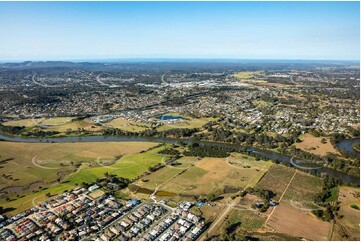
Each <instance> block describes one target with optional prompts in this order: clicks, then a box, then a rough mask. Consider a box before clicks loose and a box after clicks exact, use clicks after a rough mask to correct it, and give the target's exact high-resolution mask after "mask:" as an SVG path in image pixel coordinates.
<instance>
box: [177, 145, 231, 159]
mask: <svg viewBox="0 0 361 242" xmlns="http://www.w3.org/2000/svg"><path fill="white" fill-rule="evenodd" d="M233 151H234V150H233V149H231V148H226V147H222V146H212V145H209V146H208V145H207V146H206V145H199V144H198V143H193V144H191V145H189V147H188V150H186V151H184V152H183V154H184V155H185V156H197V157H219V158H224V157H228V156H229V155H230V152H233Z"/></svg>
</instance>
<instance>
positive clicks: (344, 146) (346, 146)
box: [336, 138, 360, 155]
mask: <svg viewBox="0 0 361 242" xmlns="http://www.w3.org/2000/svg"><path fill="white" fill-rule="evenodd" d="M355 142H358V143H360V138H354V139H345V140H342V141H341V142H340V143H337V144H336V146H337V148H339V149H341V150H343V151H345V152H348V153H351V154H353V155H360V152H359V151H357V150H355V149H354V148H353V147H352V144H353V143H355Z"/></svg>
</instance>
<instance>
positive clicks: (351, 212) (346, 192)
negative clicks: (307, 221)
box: [332, 186, 360, 241]
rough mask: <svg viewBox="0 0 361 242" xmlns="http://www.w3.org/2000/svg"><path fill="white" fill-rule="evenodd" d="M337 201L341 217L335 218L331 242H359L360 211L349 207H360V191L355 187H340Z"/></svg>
mask: <svg viewBox="0 0 361 242" xmlns="http://www.w3.org/2000/svg"><path fill="white" fill-rule="evenodd" d="M338 201H339V202H340V210H339V211H338V214H339V215H340V216H341V217H339V218H336V224H335V228H334V231H333V234H332V239H333V240H355V241H359V240H360V226H359V224H360V210H357V209H355V208H352V207H351V205H357V206H358V207H360V189H359V188H355V187H346V186H341V187H340V189H339V195H338Z"/></svg>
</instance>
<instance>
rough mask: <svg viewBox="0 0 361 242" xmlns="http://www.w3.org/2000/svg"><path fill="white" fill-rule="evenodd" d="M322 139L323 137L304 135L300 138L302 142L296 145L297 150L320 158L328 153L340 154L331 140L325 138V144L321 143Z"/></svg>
mask: <svg viewBox="0 0 361 242" xmlns="http://www.w3.org/2000/svg"><path fill="white" fill-rule="evenodd" d="M322 138H323V137H315V136H313V135H312V134H304V135H302V136H301V137H300V139H301V140H302V142H301V143H296V148H298V149H301V150H303V151H306V152H309V153H312V154H315V155H320V156H325V155H327V153H333V154H339V152H338V151H337V150H336V149H335V148H334V147H333V146H332V144H331V142H330V139H329V138H325V139H326V143H325V144H323V143H322V142H321V141H322Z"/></svg>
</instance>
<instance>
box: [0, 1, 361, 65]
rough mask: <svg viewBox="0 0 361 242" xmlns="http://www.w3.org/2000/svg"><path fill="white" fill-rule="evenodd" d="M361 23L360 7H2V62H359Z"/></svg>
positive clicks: (242, 4) (329, 4) (131, 4)
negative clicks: (150, 60)
mask: <svg viewBox="0 0 361 242" xmlns="http://www.w3.org/2000/svg"><path fill="white" fill-rule="evenodd" d="M359 19H360V5H359V2H32V3H31V2H0V31H1V37H0V60H59V59H61V60H65V59H68V60H71V59H78V60H79V59H107V58H236V59H313V60H314V59H318V60H320V59H332V60H359V58H360V54H359V53H360V22H359Z"/></svg>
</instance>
